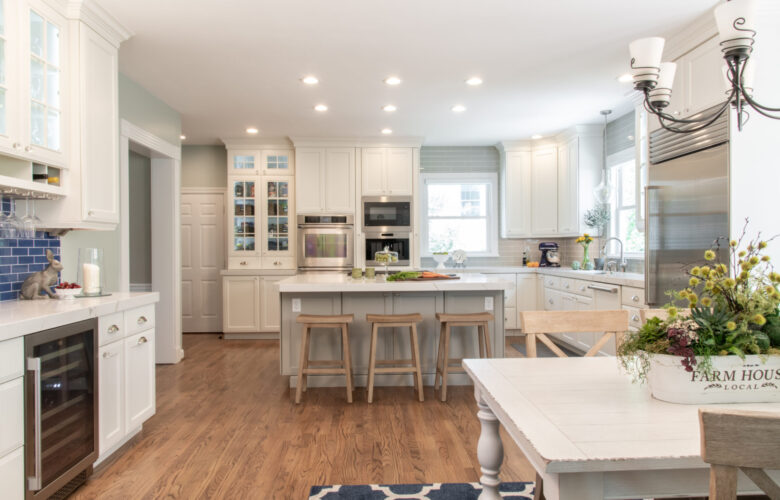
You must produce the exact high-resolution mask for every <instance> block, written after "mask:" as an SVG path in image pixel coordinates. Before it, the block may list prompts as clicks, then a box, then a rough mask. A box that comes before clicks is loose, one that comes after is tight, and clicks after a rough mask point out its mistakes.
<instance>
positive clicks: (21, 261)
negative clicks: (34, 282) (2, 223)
mask: <svg viewBox="0 0 780 500" xmlns="http://www.w3.org/2000/svg"><path fill="white" fill-rule="evenodd" d="M10 203H11V202H10V200H7V199H6V200H3V205H2V212H3V213H6V214H7V213H8V212H9V211H10ZM47 249H49V250H51V251H52V253H54V255H55V258H57V259H59V258H60V239H59V237H56V236H49V235H48V234H47V233H44V232H37V233H35V238H0V302H2V301H6V300H16V299H18V298H19V290H20V289H21V288H22V282H23V281H24V279H25V278H26V277H27V276H28V275H29V274H30V273H34V272H36V271H42V270H43V269H44V268H45V267H46V266H47V265H48V261H47V260H46V250H47Z"/></svg>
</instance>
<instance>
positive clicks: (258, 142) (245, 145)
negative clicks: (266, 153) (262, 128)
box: [220, 137, 293, 149]
mask: <svg viewBox="0 0 780 500" xmlns="http://www.w3.org/2000/svg"><path fill="white" fill-rule="evenodd" d="M220 140H221V141H222V143H223V144H224V145H225V147H226V148H228V149H292V148H293V144H292V142H290V140H289V139H288V138H286V137H262V138H261V137H236V138H233V139H220Z"/></svg>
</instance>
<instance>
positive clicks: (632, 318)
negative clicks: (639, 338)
mask: <svg viewBox="0 0 780 500" xmlns="http://www.w3.org/2000/svg"><path fill="white" fill-rule="evenodd" d="M623 309H624V310H626V311H628V327H629V329H631V330H638V329H639V328H641V327H642V316H641V315H640V313H639V311H640V308H638V307H631V306H623Z"/></svg>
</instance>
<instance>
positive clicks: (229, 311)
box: [222, 276, 260, 333]
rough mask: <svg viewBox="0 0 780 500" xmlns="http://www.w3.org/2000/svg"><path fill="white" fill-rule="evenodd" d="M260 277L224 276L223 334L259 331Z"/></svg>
mask: <svg viewBox="0 0 780 500" xmlns="http://www.w3.org/2000/svg"><path fill="white" fill-rule="evenodd" d="M259 306H260V277H259V276H225V277H224V278H223V281H222V317H223V330H222V331H223V332H225V333H254V332H259V331H260V307H259Z"/></svg>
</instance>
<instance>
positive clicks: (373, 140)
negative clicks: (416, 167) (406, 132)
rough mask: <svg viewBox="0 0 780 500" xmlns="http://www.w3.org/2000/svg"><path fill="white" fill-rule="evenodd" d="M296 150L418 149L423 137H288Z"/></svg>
mask: <svg viewBox="0 0 780 500" xmlns="http://www.w3.org/2000/svg"><path fill="white" fill-rule="evenodd" d="M290 140H291V141H292V143H293V145H294V146H295V147H296V148H302V147H309V148H327V147H343V148H420V147H422V143H423V140H424V138H423V137H290Z"/></svg>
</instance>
